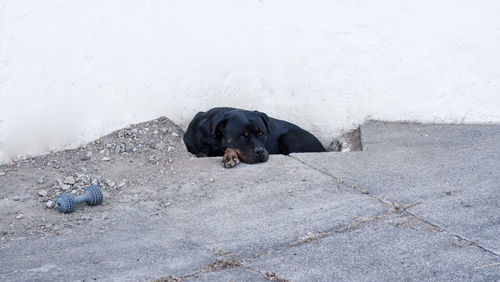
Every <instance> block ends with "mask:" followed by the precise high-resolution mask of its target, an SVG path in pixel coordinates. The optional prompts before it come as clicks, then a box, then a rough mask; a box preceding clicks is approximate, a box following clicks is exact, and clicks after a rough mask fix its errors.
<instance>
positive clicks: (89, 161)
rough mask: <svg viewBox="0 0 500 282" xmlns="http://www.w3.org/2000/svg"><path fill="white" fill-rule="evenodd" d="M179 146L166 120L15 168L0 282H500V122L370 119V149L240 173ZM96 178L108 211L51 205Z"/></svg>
mask: <svg viewBox="0 0 500 282" xmlns="http://www.w3.org/2000/svg"><path fill="white" fill-rule="evenodd" d="M146 128H147V130H146ZM153 131H154V132H156V133H154V134H153V133H151V132H153ZM134 134H135V137H134ZM141 134H146V135H145V136H147V138H145V139H141V138H142V137H141ZM147 134H149V135H147ZM166 136H168V138H166ZM181 136H182V132H180V129H178V128H177V127H176V126H175V125H173V124H171V123H170V122H169V121H168V120H166V119H159V120H156V121H152V122H149V123H146V124H142V125H137V126H133V127H131V128H127V129H123V130H121V131H118V132H116V133H113V134H111V135H109V136H107V137H103V138H102V139H100V140H96V142H94V143H91V144H89V145H88V146H83V147H82V148H79V149H76V150H71V151H65V152H59V153H55V154H50V155H46V156H41V157H37V158H33V159H27V160H24V161H20V162H17V163H13V164H9V165H4V166H1V167H0V173H1V176H0V184H1V185H0V187H1V190H0V210H1V211H0V215H1V219H0V223H1V225H0V232H2V233H1V236H2V237H1V240H0V280H1V281H26V280H44V281H73V280H85V281H88V280H106V281H115V280H116V281H117V280H119V281H123V280H126V281H138V280H139V281H141V280H155V279H158V280H160V281H181V280H182V281H266V280H276V281H286V280H289V281H337V280H345V281H395V280H398V281H399V280H412V281H432V280H444V281H464V280H467V281H471V280H473V281H499V280H500V240H499V238H500V173H499V172H500V126H499V125H435V124H431V125H427V124H399V123H385V122H366V123H365V124H363V125H362V126H361V139H362V145H363V151H360V152H349V153H339V152H331V153H321V154H292V155H290V156H281V155H273V156H271V158H270V159H269V161H268V162H266V163H262V164H256V165H246V164H239V165H238V166H237V167H235V168H232V169H224V168H223V167H222V163H221V160H220V159H219V158H202V159H196V158H193V157H192V156H190V155H189V154H187V153H186V152H185V149H184V148H183V146H182V143H181V142H180V138H181ZM154 138H156V139H154ZM137 140H139V141H137ZM162 140H164V141H162ZM120 142H121V143H120ZM127 142H128V143H127ZM133 142H135V143H133ZM158 142H159V143H158ZM118 144H123V148H122V147H119V146H118ZM134 144H135V145H134ZM127 146H135V147H133V149H135V151H134V150H133V149H130V150H128V149H127V148H128V147H127ZM117 148H118V149H117ZM130 148H132V147H130ZM121 149H123V150H121ZM89 152H90V153H89ZM68 177H70V178H69V179H68ZM71 177H73V178H74V179H71ZM92 182H94V183H98V184H101V185H102V186H103V188H104V194H105V202H104V203H103V205H101V206H96V207H88V206H86V205H85V204H82V205H79V206H78V207H77V210H76V211H75V212H74V213H72V214H60V213H58V212H57V211H56V210H55V209H53V208H46V207H45V206H47V205H48V206H51V204H52V203H51V201H53V200H55V198H56V197H57V194H60V193H61V192H63V190H72V191H73V192H74V193H81V190H82V189H83V188H84V186H86V185H87V184H90V183H92ZM42 190H43V191H45V192H42Z"/></svg>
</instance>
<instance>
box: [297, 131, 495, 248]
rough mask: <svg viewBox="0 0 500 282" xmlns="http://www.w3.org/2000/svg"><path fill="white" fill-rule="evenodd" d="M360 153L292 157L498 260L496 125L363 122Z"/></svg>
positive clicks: (298, 155)
mask: <svg viewBox="0 0 500 282" xmlns="http://www.w3.org/2000/svg"><path fill="white" fill-rule="evenodd" d="M361 136H362V140H363V144H364V146H363V148H364V151H362V152H355V153H350V154H316V155H314V154H295V155H293V156H294V157H296V158H298V159H300V160H301V161H303V162H305V163H307V164H309V165H311V167H314V168H316V169H318V170H320V171H323V172H325V173H327V174H329V175H332V176H334V177H336V178H339V179H342V180H343V181H345V182H346V183H347V184H348V185H354V186H356V187H357V188H359V189H364V190H366V191H367V192H369V193H370V194H372V195H374V196H376V197H377V198H380V199H387V200H389V201H391V202H395V203H398V204H400V205H402V206H404V205H415V206H414V207H412V208H410V209H409V211H410V212H412V213H414V214H415V215H418V216H420V217H422V218H424V219H425V220H428V221H430V222H431V223H433V224H436V225H438V226H440V227H441V228H443V229H446V230H449V231H450V232H453V233H455V234H457V235H460V236H461V237H463V238H467V239H470V240H472V241H475V242H478V243H479V244H480V245H481V246H484V247H485V248H488V249H490V250H491V251H493V252H495V253H497V254H499V253H500V241H499V240H498V238H500V173H498V172H499V171H500V146H498V144H500V126H499V125H439V124H434V125H428V124H426V125H422V124H394V123H384V122H368V123H366V124H364V125H363V126H362V127H361Z"/></svg>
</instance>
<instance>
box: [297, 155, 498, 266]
mask: <svg viewBox="0 0 500 282" xmlns="http://www.w3.org/2000/svg"><path fill="white" fill-rule="evenodd" d="M289 157H290V158H293V159H295V160H297V161H298V162H300V163H302V164H304V165H306V166H308V167H310V168H312V169H314V170H316V171H318V172H320V173H322V174H324V175H326V176H329V177H331V178H333V179H335V180H337V182H338V183H340V184H344V185H345V186H348V187H350V188H353V189H355V190H357V191H358V192H359V193H361V194H364V195H368V196H370V197H372V198H374V199H377V200H378V201H379V202H381V203H382V204H384V205H386V206H387V207H389V213H396V212H399V213H403V214H405V213H406V214H408V215H410V216H413V217H415V218H417V219H418V220H420V221H421V222H423V223H425V224H428V225H431V226H432V227H434V228H437V229H438V230H440V231H445V232H446V233H448V234H451V235H453V236H455V237H457V238H459V239H461V240H464V241H466V242H468V243H469V244H471V245H473V246H476V247H478V248H480V249H481V250H483V251H486V252H488V253H491V254H493V255H495V256H500V254H497V253H496V252H495V251H492V250H490V249H488V248H485V247H483V246H481V245H479V244H478V243H477V242H474V241H471V240H468V239H466V238H463V237H462V236H460V235H458V234H455V233H453V232H450V231H448V230H446V229H444V228H441V227H440V226H439V225H437V224H434V223H432V222H430V221H427V220H425V219H423V218H421V217H419V216H417V215H415V214H413V213H411V212H409V211H408V209H409V208H412V207H414V206H417V205H419V204H420V202H415V203H412V204H408V205H401V204H398V203H393V202H391V201H389V200H387V199H384V198H379V197H377V196H374V195H372V194H370V193H369V192H368V191H367V190H364V189H361V188H359V187H357V186H356V185H352V184H349V183H347V182H346V181H345V180H344V179H342V178H340V177H337V176H335V175H332V174H330V173H328V172H326V171H323V170H321V169H319V168H316V167H314V166H312V165H311V164H309V163H307V162H304V161H302V160H301V159H299V158H296V157H294V156H289Z"/></svg>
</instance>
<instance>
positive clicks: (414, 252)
mask: <svg viewBox="0 0 500 282" xmlns="http://www.w3.org/2000/svg"><path fill="white" fill-rule="evenodd" d="M498 262H499V260H498V256H495V255H493V254H491V253H488V252H484V251H483V250H481V249H480V248H477V247H475V246H471V245H468V244H466V243H465V244H464V242H462V241H461V240H459V239H457V238H456V237H455V236H453V235H451V234H449V233H447V232H442V231H439V230H438V229H436V228H432V227H430V226H429V225H427V224H426V223H423V222H421V221H419V220H418V219H416V218H414V217H412V216H400V215H391V216H388V217H386V218H383V219H380V220H377V221H371V222H367V223H364V224H360V225H358V226H357V228H354V229H348V230H345V231H341V232H335V233H332V234H331V235H329V236H326V237H323V238H319V239H317V240H312V241H310V242H309V243H307V244H300V245H298V246H291V247H289V248H286V249H283V250H281V251H278V252H273V253H269V254H266V255H263V256H261V257H259V258H257V259H255V260H254V261H252V262H250V263H249V265H250V266H251V267H253V268H257V269H260V270H261V271H266V272H274V273H276V274H277V275H279V276H280V277H283V278H286V279H289V280H290V281H417V280H418V281H497V280H498V279H500V270H499V269H498V266H495V265H491V264H495V263H498Z"/></svg>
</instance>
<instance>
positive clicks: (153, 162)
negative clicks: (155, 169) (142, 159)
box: [148, 155, 158, 164]
mask: <svg viewBox="0 0 500 282" xmlns="http://www.w3.org/2000/svg"><path fill="white" fill-rule="evenodd" d="M148 163H150V164H157V163H158V161H157V158H156V156H154V155H153V156H151V157H149V160H148Z"/></svg>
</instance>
